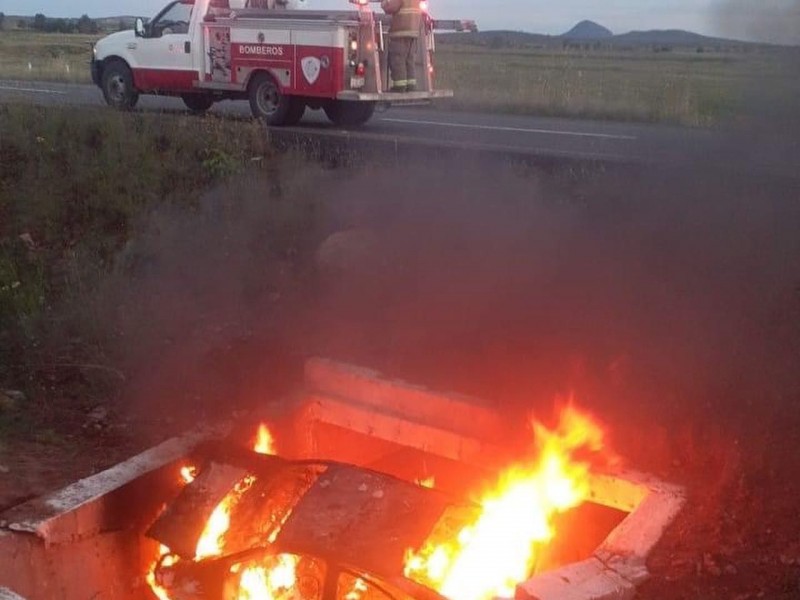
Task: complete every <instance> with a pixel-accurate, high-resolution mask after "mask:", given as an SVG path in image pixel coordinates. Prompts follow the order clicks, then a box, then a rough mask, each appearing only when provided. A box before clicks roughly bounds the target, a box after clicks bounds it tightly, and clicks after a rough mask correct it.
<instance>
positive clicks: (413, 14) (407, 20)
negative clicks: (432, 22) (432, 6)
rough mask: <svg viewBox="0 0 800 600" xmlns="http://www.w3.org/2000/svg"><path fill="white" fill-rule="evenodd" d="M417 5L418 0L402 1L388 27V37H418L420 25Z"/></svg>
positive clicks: (420, 20)
mask: <svg viewBox="0 0 800 600" xmlns="http://www.w3.org/2000/svg"><path fill="white" fill-rule="evenodd" d="M419 3H420V0H402V2H401V6H400V10H398V11H397V12H396V13H395V14H393V15H392V23H391V25H390V26H389V36H390V37H404V38H415V37H419V31H420V26H421V24H422V11H421V10H420V8H419Z"/></svg>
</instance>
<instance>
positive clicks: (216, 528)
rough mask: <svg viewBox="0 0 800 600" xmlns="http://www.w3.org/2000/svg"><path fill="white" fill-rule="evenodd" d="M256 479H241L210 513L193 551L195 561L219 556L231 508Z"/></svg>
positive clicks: (227, 527)
mask: <svg viewBox="0 0 800 600" xmlns="http://www.w3.org/2000/svg"><path fill="white" fill-rule="evenodd" d="M255 480H256V478H255V477H254V476H253V475H248V476H247V477H244V478H242V480H241V481H239V482H238V483H237V484H236V485H235V486H234V487H233V489H232V490H231V491H230V492H228V493H227V494H226V495H225V497H224V498H223V499H222V501H221V502H220V503H219V504H217V506H216V508H215V509H214V512H212V513H211V516H210V517H209V519H208V521H207V522H206V526H205V528H204V529H203V533H202V534H201V535H200V539H199V540H198V541H197V548H196V549H195V557H194V559H195V560H202V559H204V558H208V557H210V556H221V555H222V550H223V548H224V546H225V534H226V533H227V532H228V529H229V528H230V526H231V508H232V507H233V505H234V504H236V502H237V501H238V500H239V498H241V497H242V494H244V493H245V492H246V491H247V490H248V489H250V487H251V486H252V485H253V483H255Z"/></svg>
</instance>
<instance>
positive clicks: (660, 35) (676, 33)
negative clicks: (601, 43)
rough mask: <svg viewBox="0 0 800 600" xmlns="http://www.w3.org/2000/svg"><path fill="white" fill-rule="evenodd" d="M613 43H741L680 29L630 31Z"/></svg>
mask: <svg viewBox="0 0 800 600" xmlns="http://www.w3.org/2000/svg"><path fill="white" fill-rule="evenodd" d="M614 41H615V42H619V43H627V44H669V45H672V46H697V45H702V44H707V45H713V44H719V43H728V44H730V43H742V42H734V41H733V40H726V39H723V38H714V37H708V36H706V35H700V34H699V33H692V32H691V31H684V30H682V29H652V30H650V31H631V32H629V33H623V34H622V35H616V36H614Z"/></svg>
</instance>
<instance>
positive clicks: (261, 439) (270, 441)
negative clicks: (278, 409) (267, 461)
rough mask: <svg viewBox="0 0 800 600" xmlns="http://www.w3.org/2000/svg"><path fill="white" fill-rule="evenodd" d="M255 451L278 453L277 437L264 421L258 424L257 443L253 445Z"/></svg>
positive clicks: (258, 452) (259, 452)
mask: <svg viewBox="0 0 800 600" xmlns="http://www.w3.org/2000/svg"><path fill="white" fill-rule="evenodd" d="M253 451H254V452H256V453H257V454H277V451H276V450H275V438H274V437H273V436H272V433H271V432H270V430H269V428H268V427H267V426H266V425H265V424H264V423H261V424H260V425H259V426H258V433H256V443H255V444H254V445H253Z"/></svg>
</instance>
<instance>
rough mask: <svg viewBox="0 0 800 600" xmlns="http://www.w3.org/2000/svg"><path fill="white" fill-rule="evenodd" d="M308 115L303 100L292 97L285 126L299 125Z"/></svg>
mask: <svg viewBox="0 0 800 600" xmlns="http://www.w3.org/2000/svg"><path fill="white" fill-rule="evenodd" d="M304 114H306V103H305V101H304V100H303V99H302V98H298V97H296V96H292V97H291V98H289V112H288V113H287V114H286V120H285V121H284V122H283V124H284V125H297V124H298V123H299V122H300V119H302V118H303V115H304Z"/></svg>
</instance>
